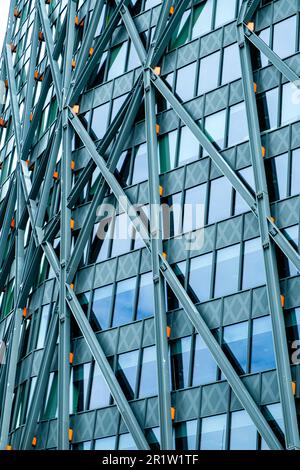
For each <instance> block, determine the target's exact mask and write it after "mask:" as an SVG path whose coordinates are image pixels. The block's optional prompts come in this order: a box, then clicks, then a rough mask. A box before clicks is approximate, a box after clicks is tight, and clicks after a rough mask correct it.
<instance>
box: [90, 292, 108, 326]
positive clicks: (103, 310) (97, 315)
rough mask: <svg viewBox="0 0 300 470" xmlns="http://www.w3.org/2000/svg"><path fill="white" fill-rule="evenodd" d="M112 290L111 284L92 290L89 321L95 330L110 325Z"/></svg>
mask: <svg viewBox="0 0 300 470" xmlns="http://www.w3.org/2000/svg"><path fill="white" fill-rule="evenodd" d="M112 292H113V286H112V285H109V286H105V287H100V288H99V289H96V290H95V291H94V297H93V304H92V310H91V323H92V325H93V328H94V330H95V331H100V330H105V329H107V328H109V326H110V310H111V299H112Z"/></svg>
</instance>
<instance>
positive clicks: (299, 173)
mask: <svg viewBox="0 0 300 470" xmlns="http://www.w3.org/2000/svg"><path fill="white" fill-rule="evenodd" d="M295 194H300V149H297V150H293V153H292V182H291V196H294V195H295Z"/></svg>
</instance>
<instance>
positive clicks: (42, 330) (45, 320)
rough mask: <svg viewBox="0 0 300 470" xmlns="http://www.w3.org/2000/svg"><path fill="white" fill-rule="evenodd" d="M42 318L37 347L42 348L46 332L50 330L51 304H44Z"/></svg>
mask: <svg viewBox="0 0 300 470" xmlns="http://www.w3.org/2000/svg"><path fill="white" fill-rule="evenodd" d="M40 315H41V319H40V326H39V334H38V339H37V345H36V348H37V349H41V348H43V347H44V344H45V339H46V334H47V331H48V323H49V317H50V305H44V306H43V307H42V311H41V314H40Z"/></svg>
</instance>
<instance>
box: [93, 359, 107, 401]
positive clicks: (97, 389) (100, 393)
mask: <svg viewBox="0 0 300 470" xmlns="http://www.w3.org/2000/svg"><path fill="white" fill-rule="evenodd" d="M109 400H110V393H109V389H108V386H107V385H106V382H105V380H104V378H103V375H102V372H101V371H100V369H99V366H98V364H95V366H94V374H93V380H92V387H91V396H90V409H91V410H93V409H96V408H103V407H104V406H108V405H109Z"/></svg>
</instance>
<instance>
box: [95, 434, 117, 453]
mask: <svg viewBox="0 0 300 470" xmlns="http://www.w3.org/2000/svg"><path fill="white" fill-rule="evenodd" d="M115 447H116V436H112V437H103V438H102V439H96V440H95V450H115Z"/></svg>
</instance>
